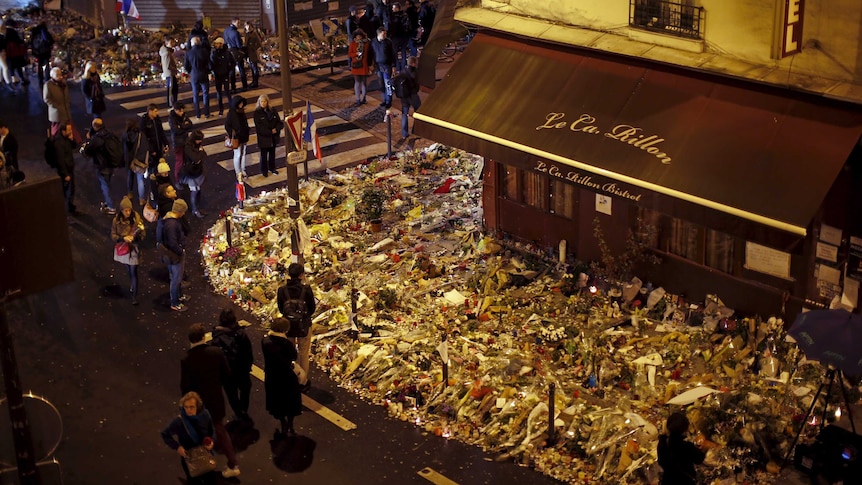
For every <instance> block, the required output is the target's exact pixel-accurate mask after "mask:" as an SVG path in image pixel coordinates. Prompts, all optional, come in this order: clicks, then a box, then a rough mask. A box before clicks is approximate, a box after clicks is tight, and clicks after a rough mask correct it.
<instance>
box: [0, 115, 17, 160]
mask: <svg viewBox="0 0 862 485" xmlns="http://www.w3.org/2000/svg"><path fill="white" fill-rule="evenodd" d="M0 154H2V155H3V157H4V158H5V159H6V166H8V167H10V168H13V169H15V170H19V167H18V139H17V138H15V135H13V134H12V133H11V132H10V130H9V125H7V124H6V123H5V122H3V121H2V120H0Z"/></svg>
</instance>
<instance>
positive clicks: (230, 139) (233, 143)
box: [224, 132, 239, 150]
mask: <svg viewBox="0 0 862 485" xmlns="http://www.w3.org/2000/svg"><path fill="white" fill-rule="evenodd" d="M224 146H225V148H233V149H234V150H236V149H237V148H239V138H236V132H233V136H231V135H230V134H228V135H225V136H224Z"/></svg>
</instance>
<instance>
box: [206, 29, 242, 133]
mask: <svg viewBox="0 0 862 485" xmlns="http://www.w3.org/2000/svg"><path fill="white" fill-rule="evenodd" d="M210 66H211V67H212V72H213V79H215V88H216V96H218V114H219V116H221V115H223V114H224V105H225V104H227V103H229V102H230V75H231V73H232V72H234V70H235V68H236V62H235V61H234V60H233V56H231V55H230V51H228V49H227V46H225V45H224V39H222V38H221V37H219V38H218V39H216V40H214V41H213V50H212V52H211V53H210ZM222 100H225V101H226V102H227V103H226V102H224V101H222Z"/></svg>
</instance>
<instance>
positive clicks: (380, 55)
mask: <svg viewBox="0 0 862 485" xmlns="http://www.w3.org/2000/svg"><path fill="white" fill-rule="evenodd" d="M371 51H372V52H373V53H374V64H375V65H376V66H377V78H378V79H379V80H380V90H381V92H382V93H383V103H382V104H381V106H383V107H384V108H385V109H389V107H390V106H392V87H391V84H390V83H389V80H390V79H391V77H392V73H393V70H394V69H395V48H394V47H392V41H391V40H389V39H387V38H386V29H384V28H383V27H380V28H378V29H377V37H375V38H374V39H372V40H371Z"/></svg>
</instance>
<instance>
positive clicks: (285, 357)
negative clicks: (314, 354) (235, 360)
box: [260, 318, 302, 435]
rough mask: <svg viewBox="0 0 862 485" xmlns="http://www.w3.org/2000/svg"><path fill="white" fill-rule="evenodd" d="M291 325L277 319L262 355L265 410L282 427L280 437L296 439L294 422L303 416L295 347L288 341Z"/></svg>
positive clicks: (262, 346) (264, 341)
mask: <svg viewBox="0 0 862 485" xmlns="http://www.w3.org/2000/svg"><path fill="white" fill-rule="evenodd" d="M289 330H290V322H289V321H287V319H285V318H276V319H275V320H274V321H273V322H272V326H271V327H270V331H269V333H268V334H267V335H266V336H264V337H263V340H262V341H261V343H260V347H261V350H262V351H263V370H264V379H263V386H264V390H265V391H266V410H267V412H269V414H270V415H271V416H272V417H274V418H275V419H277V420H278V421H279V423H280V425H281V430H279V431H280V432H279V431H276V435H278V434H282V435H284V434H288V435H295V434H296V430H294V428H293V420H294V418H295V417H296V416H299V415H300V414H302V393H301V390H300V386H299V380H298V379H297V377H296V373H295V372H294V370H293V367H294V365H296V359H297V351H296V346H295V345H294V344H293V342H291V341H290V340H288V338H287V332H288V331H289Z"/></svg>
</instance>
